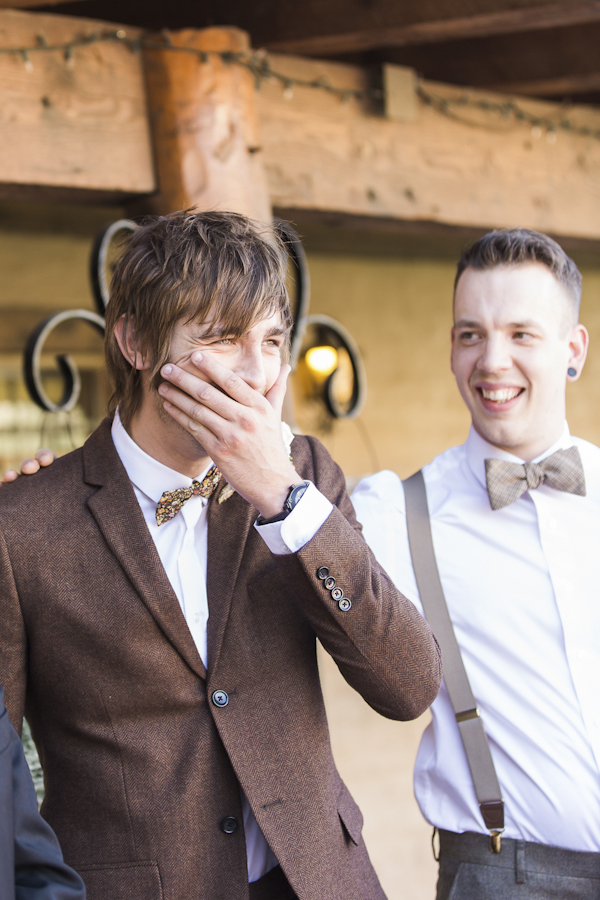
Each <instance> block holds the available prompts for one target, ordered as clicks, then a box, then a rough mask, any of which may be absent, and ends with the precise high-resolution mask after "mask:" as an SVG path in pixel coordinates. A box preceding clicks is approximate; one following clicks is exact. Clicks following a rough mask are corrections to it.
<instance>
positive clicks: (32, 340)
mask: <svg viewBox="0 0 600 900" xmlns="http://www.w3.org/2000/svg"><path fill="white" fill-rule="evenodd" d="M137 227H138V226H137V225H136V223H135V222H132V221H131V220H130V219H119V220H118V221H117V222H113V223H112V224H110V225H107V226H106V227H105V228H103V229H102V230H101V231H100V232H99V233H98V235H97V236H96V239H95V241H94V244H93V247H92V252H91V255H90V279H91V283H92V293H93V295H94V301H95V304H96V309H97V310H98V312H91V311H90V310H87V309H69V310H65V311H64V312H59V313H53V314H52V315H51V316H48V317H47V318H46V319H44V320H43V321H42V322H40V323H39V325H37V326H36V328H34V330H33V331H32V332H31V334H30V335H29V338H28V340H27V344H26V346H25V353H24V358H23V371H24V377H25V384H26V385H27V390H28V391H29V396H30V397H31V399H32V400H33V402H34V403H36V404H37V405H38V406H39V407H40V408H41V409H43V410H44V411H45V412H70V411H71V410H72V409H73V408H74V407H75V406H76V404H77V401H78V400H79V395H80V393H81V376H80V374H79V370H78V368H77V366H76V365H75V363H74V361H73V360H72V359H71V357H70V356H69V355H68V354H66V353H61V354H58V355H57V356H56V364H57V366H58V371H59V373H60V374H61V375H62V378H63V382H64V389H63V393H62V397H61V398H60V400H59V401H58V403H55V402H54V401H53V400H51V399H50V397H49V396H48V393H47V391H46V389H45V388H44V381H43V378H42V366H41V360H42V351H43V349H44V344H45V343H46V340H47V339H48V337H49V336H50V334H51V333H52V331H54V329H55V328H57V327H58V326H59V325H61V324H62V323H63V322H67V321H69V320H73V319H79V320H80V321H84V322H89V323H90V325H92V326H93V327H94V328H95V329H96V330H97V331H99V332H100V334H102V335H104V330H105V323H104V312H105V310H106V304H107V303H108V286H109V282H110V278H109V275H108V271H107V268H108V255H109V250H110V246H111V244H112V242H113V241H114V239H115V237H116V236H117V235H118V234H120V233H121V232H124V231H135V229H136V228H137Z"/></svg>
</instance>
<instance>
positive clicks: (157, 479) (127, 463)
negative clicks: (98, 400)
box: [111, 409, 213, 503]
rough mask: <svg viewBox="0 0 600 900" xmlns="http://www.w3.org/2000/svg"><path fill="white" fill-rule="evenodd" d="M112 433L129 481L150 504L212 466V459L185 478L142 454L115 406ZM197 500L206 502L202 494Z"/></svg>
mask: <svg viewBox="0 0 600 900" xmlns="http://www.w3.org/2000/svg"><path fill="white" fill-rule="evenodd" d="M111 434H112V439H113V443H114V445H115V448H116V451H117V453H118V454H119V457H120V459H121V462H122V463H123V466H124V467H125V471H126V472H127V475H128V476H129V480H130V481H131V482H132V484H134V485H135V486H136V487H137V488H138V489H139V490H140V491H142V493H144V494H145V495H146V496H147V497H149V498H150V499H151V500H152V501H153V503H158V501H159V500H160V498H161V497H162V495H163V493H164V492H165V491H175V490H177V488H182V487H191V484H192V481H202V479H203V478H204V476H205V475H206V473H207V472H208V470H209V469H210V468H211V466H212V465H213V464H212V462H211V463H209V465H208V466H207V467H206V468H205V469H204V470H203V471H202V472H201V473H200V474H199V475H197V476H196V478H188V477H187V475H182V474H181V472H176V471H175V470H174V469H170V468H169V467H168V466H165V465H163V463H161V462H159V461H158V460H157V459H154V457H153V456H149V455H148V454H147V453H145V452H144V450H142V448H141V447H139V446H138V445H137V444H136V442H135V441H134V440H133V438H131V437H130V436H129V434H128V433H127V431H126V430H125V428H124V426H123V423H122V422H121V419H120V417H119V410H118V409H117V410H116V412H115V417H114V419H113V423H112V429H111ZM200 499H201V500H202V501H203V502H206V501H205V498H204V497H201V498H200Z"/></svg>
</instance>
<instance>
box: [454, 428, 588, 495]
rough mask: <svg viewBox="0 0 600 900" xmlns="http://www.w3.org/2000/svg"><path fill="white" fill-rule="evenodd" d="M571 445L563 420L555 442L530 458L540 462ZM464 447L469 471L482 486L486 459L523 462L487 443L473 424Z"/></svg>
mask: <svg viewBox="0 0 600 900" xmlns="http://www.w3.org/2000/svg"><path fill="white" fill-rule="evenodd" d="M572 445H573V439H572V437H571V433H570V431H569V426H568V425H567V423H566V422H565V425H564V428H563V432H562V434H561V436H560V438H559V439H558V440H557V441H556V443H554V444H552V446H551V447H549V448H548V449H547V450H545V451H544V452H543V453H541V454H540V455H539V456H536V458H535V459H534V460H532V462H541V460H542V459H545V458H546V457H547V456H550V454H552V453H555V452H556V451H557V450H566V448H567V447H571V446H572ZM465 448H466V451H467V460H468V462H469V466H470V468H471V471H472V472H473V474H474V475H475V478H476V479H477V481H478V482H479V483H480V484H481V485H482V486H483V487H484V488H485V487H486V478H485V460H486V459H505V460H506V461H507V462H513V463H521V464H523V463H524V462H525V460H524V459H520V457H518V456H515V455H514V454H513V453H509V452H508V451H507V450H501V449H500V448H499V447H494V445H493V444H490V443H488V442H487V441H486V440H485V439H484V438H482V437H481V435H480V434H478V433H477V432H476V431H475V429H474V427H473V425H471V429H470V431H469V437H468V438H467V440H466V443H465ZM486 490H487V488H486Z"/></svg>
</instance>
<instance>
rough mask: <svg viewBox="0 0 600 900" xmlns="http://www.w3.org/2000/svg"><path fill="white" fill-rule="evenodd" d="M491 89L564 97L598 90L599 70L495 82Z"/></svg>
mask: <svg viewBox="0 0 600 900" xmlns="http://www.w3.org/2000/svg"><path fill="white" fill-rule="evenodd" d="M491 90H494V91H502V93H504V94H522V95H523V96H526V97H565V96H567V97H568V96H574V95H577V94H591V93H592V92H596V91H600V72H584V73H581V74H577V75H563V76H557V77H556V78H538V79H532V80H530V81H516V82H508V83H503V84H495V85H494V86H493V87H492V88H491Z"/></svg>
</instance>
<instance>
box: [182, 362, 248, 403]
mask: <svg viewBox="0 0 600 900" xmlns="http://www.w3.org/2000/svg"><path fill="white" fill-rule="evenodd" d="M192 362H193V363H194V365H195V366H196V368H197V369H198V370H199V371H200V372H202V373H203V374H204V375H206V376H208V378H210V380H211V381H212V382H214V384H216V385H218V386H219V387H220V388H222V389H223V390H224V391H225V393H226V394H228V395H229V396H230V397H232V398H233V399H234V400H236V401H237V402H238V403H242V404H243V405H244V406H256V405H257V403H260V399H261V397H260V394H257V392H256V391H255V390H254V389H253V388H252V387H250V385H249V384H246V382H245V381H244V379H243V378H240V376H239V375H236V373H235V372H233V371H232V370H231V369H229V368H228V367H227V366H224V365H223V364H222V363H220V362H219V361H218V360H217V359H214V357H211V356H210V355H209V354H202V355H199V354H198V355H195V356H193V357H192Z"/></svg>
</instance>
